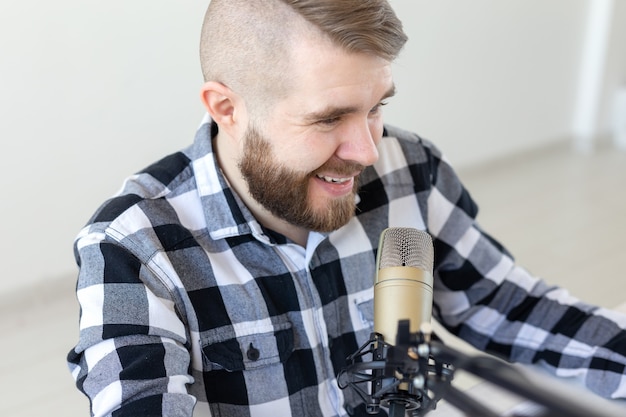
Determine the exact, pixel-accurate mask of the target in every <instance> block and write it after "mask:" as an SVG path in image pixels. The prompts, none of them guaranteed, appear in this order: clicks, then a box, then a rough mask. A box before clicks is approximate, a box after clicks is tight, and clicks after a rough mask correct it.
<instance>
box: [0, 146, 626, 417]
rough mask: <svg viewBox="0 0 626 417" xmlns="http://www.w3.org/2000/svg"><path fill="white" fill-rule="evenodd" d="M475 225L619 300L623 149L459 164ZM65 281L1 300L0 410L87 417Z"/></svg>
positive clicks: (543, 272) (589, 293)
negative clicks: (475, 211) (72, 360)
mask: <svg viewBox="0 0 626 417" xmlns="http://www.w3.org/2000/svg"><path fill="white" fill-rule="evenodd" d="M460 175H461V178H462V179H463V180H464V181H465V183H466V185H467V187H468V188H469V189H470V191H471V193H472V195H473V196H474V198H475V199H476V200H477V201H478V202H479V203H480V207H481V212H480V213H481V214H480V216H479V218H480V219H482V220H481V223H482V225H483V228H485V229H486V230H488V231H489V233H490V234H492V235H493V236H495V237H497V239H498V240H500V241H501V242H503V243H505V244H506V246H507V247H508V249H509V251H510V252H512V253H513V254H514V255H515V256H516V258H517V259H518V261H519V263H520V264H522V265H524V266H525V267H527V268H528V269H529V270H530V271H531V272H533V273H535V274H537V275H540V276H542V277H544V278H545V279H546V280H547V281H549V282H550V283H554V284H559V285H563V286H566V287H568V288H569V289H570V290H571V292H572V293H573V294H574V295H576V296H579V297H581V298H583V299H585V300H586V301H589V302H592V303H595V304H599V305H602V306H605V307H613V306H617V305H618V304H622V303H624V302H626V279H624V276H623V274H624V272H623V270H622V267H623V265H624V258H622V256H625V254H624V248H626V233H625V232H626V215H625V214H626V152H621V153H620V152H617V151H615V150H613V149H612V148H611V147H610V146H600V147H599V148H598V149H597V150H596V151H595V152H594V153H592V154H588V155H581V154H576V153H573V152H571V151H570V150H569V149H567V148H565V147H554V148H552V149H546V150H543V151H542V152H533V153H529V154H526V155H522V156H520V157H516V158H513V159H508V160H505V161H500V162H497V163H493V164H489V165H486V166H483V167H480V168H476V169H470V170H462V171H461V172H460ZM73 286H74V277H68V278H67V279H66V280H65V281H63V282H55V283H53V285H52V284H51V285H48V286H47V287H46V286H43V287H41V288H38V289H34V290H33V291H30V292H28V293H29V295H28V296H20V297H13V298H12V299H6V297H5V299H2V300H0V333H1V334H2V335H3V339H4V340H5V343H4V345H3V347H2V348H1V349H2V354H1V355H0V374H1V375H2V378H1V380H0V392H2V401H0V415H2V416H10V417H35V416H37V417H38V416H42V415H63V416H65V417H78V416H87V415H89V412H88V404H87V401H86V400H85V399H84V398H83V397H82V395H81V394H79V393H78V391H77V390H75V389H74V387H73V381H72V379H71V377H70V374H69V372H68V370H67V368H66V365H65V355H66V353H67V351H68V350H69V349H70V347H71V346H72V344H73V343H74V342H75V341H76V336H77V313H78V311H77V305H76V303H75V299H74V294H73Z"/></svg>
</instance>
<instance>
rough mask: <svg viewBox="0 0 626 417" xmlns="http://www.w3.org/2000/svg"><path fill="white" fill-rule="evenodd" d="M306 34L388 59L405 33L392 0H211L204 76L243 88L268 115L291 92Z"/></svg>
mask: <svg viewBox="0 0 626 417" xmlns="http://www.w3.org/2000/svg"><path fill="white" fill-rule="evenodd" d="M302 36H318V37H324V38H326V39H327V40H328V41H330V42H331V43H332V44H334V45H335V46H337V47H339V48H340V49H343V50H345V51H346V52H350V53H364V54H371V55H374V56H378V57H380V58H382V59H385V60H387V61H389V62H391V61H393V60H394V59H395V58H396V57H397V56H398V54H399V53H400V50H401V49H402V47H403V46H404V44H405V42H406V40H407V38H406V35H405V34H404V32H403V30H402V23H401V22H400V20H399V19H398V18H397V16H396V15H395V13H394V11H393V9H392V8H391V6H390V5H389V4H388V3H387V0H211V2H210V4H209V8H208V10H207V13H206V16H205V20H204V24H203V27H202V35H201V40H200V59H201V65H202V73H203V76H204V80H205V81H217V82H220V83H222V84H224V85H226V86H227V87H229V88H230V89H232V90H233V91H235V92H237V93H238V94H240V95H241V96H242V97H243V98H244V100H245V101H246V103H247V105H248V110H249V111H251V112H253V113H255V112H259V113H260V117H262V116H263V110H264V109H267V107H268V104H271V103H273V102H274V100H278V99H280V98H282V97H284V96H285V95H286V94H288V91H289V87H290V85H291V81H292V79H291V74H292V73H293V68H292V67H291V65H292V63H293V62H292V59H291V57H292V53H293V48H297V47H298V42H299V39H300V38H301V37H302Z"/></svg>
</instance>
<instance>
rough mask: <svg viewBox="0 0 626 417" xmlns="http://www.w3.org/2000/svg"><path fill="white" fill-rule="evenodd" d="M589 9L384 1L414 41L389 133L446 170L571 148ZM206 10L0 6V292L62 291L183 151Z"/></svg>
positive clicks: (17, 2)
mask: <svg viewBox="0 0 626 417" xmlns="http://www.w3.org/2000/svg"><path fill="white" fill-rule="evenodd" d="M589 1H594V0H549V1H545V0H509V1H506V2H503V1H501V0H473V1H471V2H459V1H455V0H437V1H429V0H392V1H391V3H392V4H393V5H394V6H395V7H396V9H397V11H398V12H399V15H400V17H401V18H402V19H403V21H404V22H405V27H406V29H407V32H408V33H409V36H410V37H411V40H410V43H409V45H408V46H407V49H406V50H405V52H404V54H403V55H402V58H401V59H400V61H399V62H398V63H397V65H396V66H395V71H396V84H397V86H398V89H399V93H398V96H397V98H396V99H394V100H393V101H392V104H391V105H390V106H389V107H388V108H387V109H388V120H389V121H391V122H393V123H396V124H400V125H402V126H404V127H407V128H410V129H413V130H415V131H417V132H419V133H421V134H422V135H424V136H426V137H428V138H430V139H432V140H434V141H436V142H437V143H438V144H439V145H440V147H441V148H443V150H444V151H446V153H447V154H448V156H449V157H450V159H451V160H452V161H453V162H455V163H456V164H457V165H458V166H464V165H471V164H476V163H480V162H482V161H485V160H488V159H492V158H496V157H499V156H502V155H506V154H509V153H511V152H515V151H518V150H522V149H527V148H529V147H536V146H542V145H544V144H546V143H550V142H554V141H559V140H563V139H564V138H567V137H569V136H570V135H571V129H572V112H573V106H574V102H575V99H576V88H577V76H578V69H579V65H580V62H579V61H580V54H581V44H582V39H583V36H584V27H583V26H584V22H585V13H586V11H587V7H588V4H589V3H588V2H589ZM207 3H208V2H207V1H176V2H174V1H163V0H151V1H148V0H133V1H121V0H109V1H106V2H102V1H99V2H96V1H85V0H81V1H79V0H57V1H45V0H2V2H1V3H0V114H2V117H1V118H0V138H1V142H0V181H2V183H1V187H2V188H1V189H2V193H3V195H2V200H1V203H0V204H1V206H0V213H1V214H2V221H1V222H0V236H1V237H2V239H1V240H0V245H1V246H0V254H1V255H0V256H1V257H2V258H1V261H2V266H3V269H2V271H3V274H2V277H1V278H0V293H8V292H10V291H12V290H16V289H19V288H23V287H24V286H26V285H30V284H38V283H41V282H43V281H45V280H54V279H56V278H58V277H68V279H73V277H74V275H75V271H76V267H75V265H74V261H73V256H72V241H73V238H74V236H75V234H76V233H77V231H78V230H79V229H80V227H81V226H82V225H83V224H84V222H85V221H86V220H87V218H88V217H89V216H90V215H91V213H92V212H93V210H94V209H95V208H96V207H97V205H99V204H100V203H101V202H102V201H103V200H104V199H105V198H106V197H108V196H109V195H111V194H112V193H113V192H115V191H116V190H117V189H118V187H119V185H120V184H121V180H122V179H123V178H124V177H125V176H126V175H128V174H130V173H132V172H135V171H137V170H138V169H140V168H143V167H144V166H145V165H147V164H148V163H150V162H152V161H154V160H156V159H157V158H159V157H161V156H163V155H165V154H167V153H169V152H171V151H174V150H177V149H179V148H181V147H183V146H186V145H187V144H188V143H190V142H191V140H192V136H193V132H194V130H195V128H196V126H197V124H198V122H199V121H200V118H201V116H202V107H201V105H200V102H199V100H198V89H199V87H200V85H201V82H202V80H201V76H200V70H199V64H198V58H197V45H198V35H199V31H200V24H201V21H202V17H203V13H204V10H205V8H206V4H207ZM622 33H623V32H622ZM623 44H624V43H623V42H622V43H621V45H623ZM617 50H618V49H613V51H617ZM615 53H616V52H615ZM614 60H615V62H618V61H619V60H618V59H617V58H615V59H614ZM620 65H622V64H615V66H614V67H611V68H612V70H614V71H615V72H616V73H619V71H620V68H623V66H622V67H620ZM621 75H622V76H623V75H624V73H623V72H622V73H621Z"/></svg>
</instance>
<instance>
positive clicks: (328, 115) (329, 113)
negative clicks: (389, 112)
mask: <svg viewBox="0 0 626 417" xmlns="http://www.w3.org/2000/svg"><path fill="white" fill-rule="evenodd" d="M395 94H396V86H395V85H392V86H391V87H390V88H389V90H387V92H385V94H383V96H382V97H381V99H380V101H383V100H385V99H388V98H390V97H393V96H394V95H395ZM357 111H359V108H358V107H354V106H347V107H334V106H329V107H327V108H325V109H323V110H320V111H316V112H312V113H308V114H306V115H305V116H304V118H305V120H308V121H313V122H314V121H319V120H329V119H335V118H340V117H342V116H344V115H346V114H352V113H356V112H357Z"/></svg>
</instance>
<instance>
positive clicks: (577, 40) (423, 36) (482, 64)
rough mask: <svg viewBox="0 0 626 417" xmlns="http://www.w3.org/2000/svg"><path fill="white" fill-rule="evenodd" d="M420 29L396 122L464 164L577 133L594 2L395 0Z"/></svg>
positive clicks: (404, 72) (402, 73)
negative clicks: (582, 61)
mask: <svg viewBox="0 0 626 417" xmlns="http://www.w3.org/2000/svg"><path fill="white" fill-rule="evenodd" d="M391 3H392V4H393V5H394V7H395V8H396V10H397V11H398V12H399V14H400V16H401V17H402V18H403V19H404V21H405V22H406V25H405V26H406V31H407V32H408V35H409V37H410V40H409V43H408V45H407V48H406V50H405V51H404V54H403V55H402V57H401V59H400V60H399V62H398V65H397V68H396V72H395V75H396V84H397V87H398V91H399V93H398V100H394V101H393V102H392V105H391V106H390V107H391V111H394V112H395V113H394V114H393V115H390V116H391V117H389V118H388V120H391V121H393V122H395V123H398V124H400V125H402V126H409V127H410V128H411V129H413V130H415V131H417V132H418V133H420V134H421V135H423V136H425V137H427V138H429V139H431V140H434V141H435V142H436V143H437V144H439V145H440V147H441V148H443V150H444V151H445V153H446V154H447V155H448V157H449V158H450V159H451V160H452V161H453V163H455V164H456V165H457V166H466V165H471V164H475V163H480V162H483V161H485V160H488V159H492V158H495V157H498V156H502V155H506V154H509V153H511V152H516V151H520V150H526V149H529V148H532V147H536V146H542V145H545V144H546V143H548V142H554V141H561V140H564V139H565V138H568V137H569V136H570V135H571V128H572V116H573V111H574V106H575V104H576V98H577V83H578V73H579V67H580V58H581V52H582V49H581V48H582V43H583V38H584V35H585V32H584V29H585V28H584V24H585V23H586V16H585V14H586V12H587V8H588V1H587V0H549V1H545V0H508V1H498V0H472V1H467V2H461V1H456V0H437V1H429V0H417V1H415V0H391Z"/></svg>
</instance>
